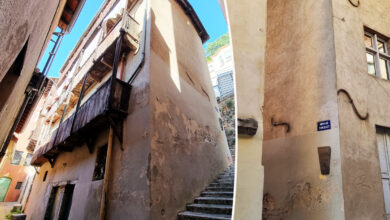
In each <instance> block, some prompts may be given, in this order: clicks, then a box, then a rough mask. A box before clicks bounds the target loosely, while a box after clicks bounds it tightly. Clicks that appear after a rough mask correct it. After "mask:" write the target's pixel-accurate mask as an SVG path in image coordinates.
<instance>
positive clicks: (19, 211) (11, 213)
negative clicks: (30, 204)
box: [5, 209, 23, 219]
mask: <svg viewBox="0 0 390 220" xmlns="http://www.w3.org/2000/svg"><path fill="white" fill-rule="evenodd" d="M22 213H23V212H22V210H20V209H18V210H16V211H11V212H10V213H9V214H8V215H6V216H5V219H11V217H12V215H13V214H22Z"/></svg>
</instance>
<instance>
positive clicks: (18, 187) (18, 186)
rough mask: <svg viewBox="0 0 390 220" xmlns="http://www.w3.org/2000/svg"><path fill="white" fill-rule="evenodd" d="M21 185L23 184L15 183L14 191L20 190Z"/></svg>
mask: <svg viewBox="0 0 390 220" xmlns="http://www.w3.org/2000/svg"><path fill="white" fill-rule="evenodd" d="M22 184H23V182H17V183H16V186H15V189H21V188H22Z"/></svg>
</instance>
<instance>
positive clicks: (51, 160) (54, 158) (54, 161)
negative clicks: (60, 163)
mask: <svg viewBox="0 0 390 220" xmlns="http://www.w3.org/2000/svg"><path fill="white" fill-rule="evenodd" d="M45 157H46V158H47V160H48V161H49V163H50V167H51V168H53V167H54V164H55V163H56V160H57V157H56V156H54V157H48V156H45Z"/></svg>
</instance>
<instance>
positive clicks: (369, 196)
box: [263, 0, 390, 219]
mask: <svg viewBox="0 0 390 220" xmlns="http://www.w3.org/2000/svg"><path fill="white" fill-rule="evenodd" d="M388 7H390V3H389V2H386V1H353V0H351V1H338V0H333V1H329V0H323V1H304V2H303V1H289V2H285V1H268V5H267V19H268V20H267V24H268V28H267V48H266V74H265V103H264V114H263V117H264V146H263V164H264V168H265V178H264V199H265V200H266V201H267V206H266V204H264V208H265V209H264V213H263V215H264V216H265V218H267V219H285V218H290V219H388V218H389V210H390V206H389V204H390V203H389V202H390V198H389V192H390V190H389V182H388V177H387V172H388V171H387V170H388V165H389V163H388V159H387V158H388V153H387V148H388V142H387V138H388V127H389V126H390V122H389V113H388V112H389V108H390V105H389V104H388V103H389V101H390V100H389V98H390V96H389V89H390V82H389V72H388V70H389V68H388V67H389V66H388V65H389V56H388V47H387V42H388V40H389V38H388V37H389V36H390V35H389V34H390V32H389V30H390V25H389V22H388V17H389V16H388V13H386V12H385V8H388ZM319 18H320V19H319ZM276 174H277V175H276Z"/></svg>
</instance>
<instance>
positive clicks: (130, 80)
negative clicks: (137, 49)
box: [127, 0, 148, 84]
mask: <svg viewBox="0 0 390 220" xmlns="http://www.w3.org/2000/svg"><path fill="white" fill-rule="evenodd" d="M147 15H148V0H146V2H145V15H144V33H143V36H142V37H143V39H142V54H141V56H142V58H141V62H140V63H139V65H138V67H137V69H136V70H135V71H134V73H133V75H132V76H131V77H130V79H129V81H128V82H127V83H129V84H131V83H132V82H133V81H134V79H135V77H136V76H137V75H138V73H139V72H140V71H141V69H142V67H143V66H144V64H145V51H146V30H147V26H148V25H147V23H148V22H147Z"/></svg>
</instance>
